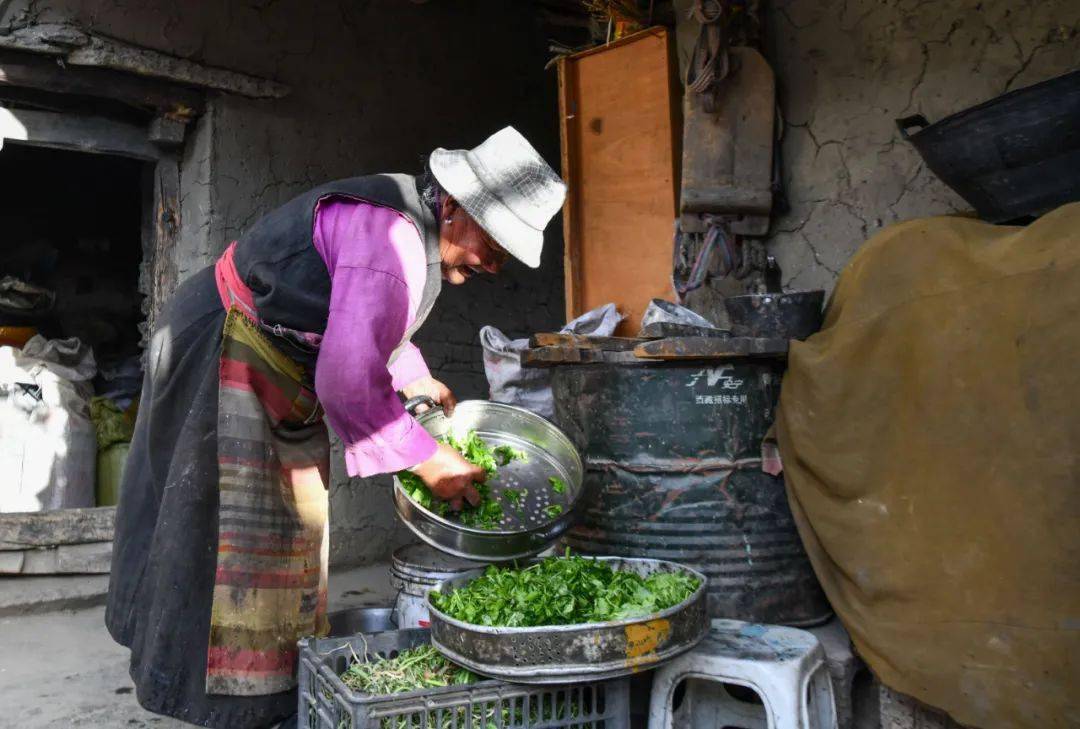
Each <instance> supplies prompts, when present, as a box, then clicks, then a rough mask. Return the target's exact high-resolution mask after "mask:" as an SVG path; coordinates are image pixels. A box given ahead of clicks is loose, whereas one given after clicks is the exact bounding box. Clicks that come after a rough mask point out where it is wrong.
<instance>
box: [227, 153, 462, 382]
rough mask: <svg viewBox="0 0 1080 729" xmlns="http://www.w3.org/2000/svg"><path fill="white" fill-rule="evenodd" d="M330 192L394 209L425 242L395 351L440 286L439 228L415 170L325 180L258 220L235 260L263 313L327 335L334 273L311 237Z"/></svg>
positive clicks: (240, 243) (421, 319)
mask: <svg viewBox="0 0 1080 729" xmlns="http://www.w3.org/2000/svg"><path fill="white" fill-rule="evenodd" d="M327 197H345V198H354V199H356V200H363V201H364V202H369V203H373V204H375V205H382V206H384V207H388V208H393V209H394V210H396V211H397V212H399V213H401V214H402V215H404V216H405V217H406V218H408V219H409V220H410V221H411V222H412V224H413V225H415V226H416V229H417V230H418V231H420V237H421V239H422V240H423V241H424V249H425V252H426V260H427V277H426V279H425V281H424V290H423V293H422V295H421V298H420V306H419V308H418V309H417V312H416V320H415V322H414V323H413V325H412V326H411V327H410V328H409V329H408V331H406V332H405V336H404V337H403V339H402V341H401V344H400V345H399V346H398V350H396V351H395V352H394V354H393V355H392V356H391V358H390V360H391V361H393V360H394V359H395V358H396V357H397V352H398V351H399V350H400V348H401V346H404V345H405V344H406V343H407V342H408V341H409V340H410V339H411V338H412V335H413V334H414V333H415V332H416V330H417V329H419V328H420V325H421V324H423V323H424V320H425V319H426V318H427V316H428V314H429V313H431V307H432V306H433V305H434V304H435V299H436V298H438V296H439V290H440V288H441V286H442V271H441V267H440V259H439V227H438V225H437V223H436V220H435V217H434V215H432V212H431V210H430V208H428V206H427V205H424V204H423V202H421V200H420V194H419V191H418V190H417V187H416V178H415V177H412V176H410V175H394V174H387V175H368V176H366V177H352V178H349V179H345V180H337V181H336V182H329V183H326V184H325V185H320V186H319V187H316V188H314V189H312V190H308V191H307V192H305V193H303V194H302V195H299V196H298V197H295V198H293V199H292V200H290V201H289V202H287V203H285V204H284V205H282V206H281V207H279V208H277V209H276V210H274V211H272V212H270V213H269V214H267V215H265V216H264V217H263V218H261V219H260V220H259V221H258V222H257V223H255V225H253V226H252V227H251V229H250V230H249V231H247V232H246V233H244V235H242V236H241V237H240V239H239V240H238V241H237V245H236V253H235V261H236V270H237V273H238V274H239V275H240V278H241V279H242V280H243V281H244V283H245V284H247V286H248V288H250V289H251V292H252V294H253V295H254V298H255V308H256V310H257V311H258V312H259V318H260V319H261V320H262V321H263V322H264V323H266V324H269V325H275V324H276V325H280V326H282V327H285V328H287V329H292V330H295V331H299V332H311V333H313V334H322V333H323V332H324V331H325V330H326V317H327V314H328V313H329V310H330V275H329V273H327V271H326V264H325V263H324V262H323V260H322V257H321V256H320V255H319V252H318V251H317V250H315V245H314V243H313V242H312V237H313V235H314V230H315V208H316V206H317V205H318V203H319V201H320V200H322V199H323V198H327Z"/></svg>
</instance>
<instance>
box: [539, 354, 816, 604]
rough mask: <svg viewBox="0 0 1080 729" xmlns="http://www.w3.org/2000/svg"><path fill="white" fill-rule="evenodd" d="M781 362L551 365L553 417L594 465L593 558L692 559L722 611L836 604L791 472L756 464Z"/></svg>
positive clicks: (586, 524)
mask: <svg viewBox="0 0 1080 729" xmlns="http://www.w3.org/2000/svg"><path fill="white" fill-rule="evenodd" d="M782 373H783V361H782V360H778V359H750V358H731V359H726V360H721V361H716V360H713V361H707V362H705V363H701V362H697V363H688V362H641V361H628V360H627V358H626V357H625V356H620V355H614V356H612V357H611V358H610V359H609V360H607V361H603V362H595V363H592V364H563V365H558V366H556V367H554V368H553V371H552V387H553V391H554V396H555V419H556V422H557V423H558V425H559V427H561V428H562V429H563V430H564V432H566V433H567V435H569V436H570V438H571V439H572V440H573V441H574V443H575V445H576V446H577V447H578V449H579V451H580V452H581V454H582V456H583V458H584V459H585V467H586V472H585V496H584V499H583V504H582V514H581V518H580V521H579V523H578V525H577V526H575V527H574V528H573V529H572V530H571V531H570V532H569V534H568V536H567V538H566V542H567V544H569V546H570V547H571V548H573V549H575V550H577V551H580V552H582V553H585V554H596V555H617V556H627V557H649V558H655V559H667V560H673V561H676V562H683V563H685V564H688V565H690V566H693V567H695V568H697V569H698V570H700V571H702V572H704V573H705V574H706V575H708V577H709V609H710V612H711V614H712V615H713V616H714V617H724V618H736V619H740V620H749V621H755V622H764V623H779V624H788V625H810V624H814V623H818V622H822V621H824V620H825V619H827V618H828V617H829V615H830V614H831V609H830V607H829V604H828V602H827V600H826V599H825V595H824V594H823V592H822V590H821V587H820V585H819V584H818V582H817V579H816V578H815V576H814V573H813V570H812V569H811V567H810V562H809V560H808V558H807V556H806V553H805V551H804V550H803V547H802V543H801V541H800V540H799V535H798V533H797V532H796V529H795V523H794V520H793V518H792V516H791V510H790V508H789V507H788V503H787V496H786V494H785V492H784V482H783V479H782V478H776V477H773V476H770V475H768V474H766V473H764V472H762V470H761V454H760V445H761V440H762V438H763V437H764V435H765V433H766V431H767V430H768V428H769V426H770V425H771V424H772V421H773V412H774V409H775V407H776V403H777V399H778V397H779V393H780V379H781V375H782Z"/></svg>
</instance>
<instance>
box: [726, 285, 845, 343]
mask: <svg viewBox="0 0 1080 729" xmlns="http://www.w3.org/2000/svg"><path fill="white" fill-rule="evenodd" d="M824 300H825V292H824V291H822V290H820V289H816V290H814V291H789V292H787V293H782V294H779V293H772V294H742V295H740V296H729V297H727V298H726V299H724V308H725V309H726V310H727V315H728V320H729V321H730V322H731V333H732V334H734V335H735V336H736V337H776V338H779V339H800V340H802V339H806V338H807V337H809V336H810V335H811V334H814V333H816V332H817V331H818V330H819V329H821V320H822V311H821V303H822V302H823V301H824Z"/></svg>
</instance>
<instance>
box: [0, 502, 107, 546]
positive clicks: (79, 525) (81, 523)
mask: <svg viewBox="0 0 1080 729" xmlns="http://www.w3.org/2000/svg"><path fill="white" fill-rule="evenodd" d="M115 521H116V507H115V506H100V507H97V508H93V509H59V510H57V511H40V512H30V513H18V514H0V550H24V549H29V548H32V547H54V546H57V545H61V544H87V543H91V542H110V541H112V538H113V523H114V522H115Z"/></svg>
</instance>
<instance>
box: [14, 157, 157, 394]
mask: <svg viewBox="0 0 1080 729" xmlns="http://www.w3.org/2000/svg"><path fill="white" fill-rule="evenodd" d="M145 166H146V163H144V162H140V161H138V160H133V159H128V158H125V157H115V156H110V155H98V154H84V153H80V152H70V151H62V150H55V149H46V148H41V147H33V146H25V145H18V144H11V143H10V142H9V143H8V144H6V145H5V146H4V148H3V149H0V240H2V241H3V245H2V246H0V277H2V276H14V277H16V278H18V279H20V280H22V281H25V282H27V283H29V284H33V285H35V286H40V287H42V288H45V289H48V290H50V291H53V292H55V294H56V303H55V306H54V307H53V309H52V311H51V312H50V313H49V314H48V315H46V316H45V317H43V318H41V319H40V321H39V322H38V323H36V328H38V329H39V331H40V333H41V334H42V335H44V336H46V337H48V338H53V339H61V338H68V337H78V338H79V339H80V340H81V341H82V342H83V343H85V344H86V345H88V346H89V347H91V348H92V349H93V352H94V358H95V360H96V361H97V364H98V369H99V372H100V373H101V374H102V375H104V376H105V378H106V379H107V378H108V375H110V374H113V373H114V372H115V371H116V370H117V369H118V368H120V367H123V366H124V364H125V363H128V364H129V365H130V363H131V362H132V361H133V359H134V360H136V361H137V359H138V356H139V353H140V339H141V333H140V328H139V324H140V322H141V321H142V320H143V312H142V297H141V295H140V293H139V271H140V264H141V263H142V257H143V249H142V209H143V174H144V168H145ZM3 323H4V322H0V324H3ZM99 379H100V378H99ZM98 385H99V387H101V386H104V385H103V383H101V382H98ZM99 394H100V393H99Z"/></svg>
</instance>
